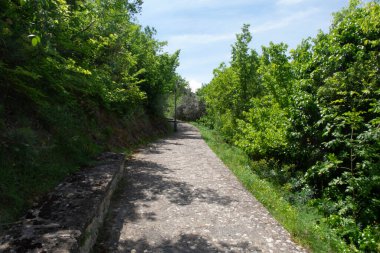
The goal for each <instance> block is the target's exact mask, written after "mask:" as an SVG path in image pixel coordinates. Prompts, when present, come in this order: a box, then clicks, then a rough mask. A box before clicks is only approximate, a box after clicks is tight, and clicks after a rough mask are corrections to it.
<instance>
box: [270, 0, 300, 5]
mask: <svg viewBox="0 0 380 253" xmlns="http://www.w3.org/2000/svg"><path fill="white" fill-rule="evenodd" d="M302 2H305V0H279V1H277V4H278V5H295V4H299V3H302Z"/></svg>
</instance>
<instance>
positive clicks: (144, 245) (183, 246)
mask: <svg viewBox="0 0 380 253" xmlns="http://www.w3.org/2000/svg"><path fill="white" fill-rule="evenodd" d="M133 249H135V250H136V252H170V253H189V252H194V253H195V252H197V253H209V252H261V250H260V249H258V248H256V247H252V246H250V244H249V243H248V242H243V243H237V244H233V243H231V244H227V243H215V242H211V241H209V240H208V239H207V238H204V237H202V236H199V235H196V234H182V235H181V236H180V237H179V238H178V240H164V241H162V242H160V243H159V244H155V245H152V244H149V242H148V240H146V239H140V240H138V241H131V240H126V241H123V242H121V243H120V244H119V248H118V250H119V251H122V252H131V250H133Z"/></svg>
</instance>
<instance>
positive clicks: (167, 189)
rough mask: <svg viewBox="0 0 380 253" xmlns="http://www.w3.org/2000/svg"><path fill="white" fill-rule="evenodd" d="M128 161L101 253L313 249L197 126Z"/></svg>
mask: <svg viewBox="0 0 380 253" xmlns="http://www.w3.org/2000/svg"><path fill="white" fill-rule="evenodd" d="M126 166H127V167H126V177H125V180H124V182H123V184H122V186H121V187H120V189H119V191H118V193H117V196H116V197H115V198H114V199H113V202H112V203H111V207H110V213H109V217H108V218H107V220H106V222H105V225H104V228H103V230H102V232H101V234H100V236H99V240H98V242H97V244H96V245H95V252H137V253H139V252H178V253H180V252H181V253H182V252H305V250H304V249H303V248H301V247H300V246H298V245H296V244H295V243H293V242H292V241H291V239H290V236H289V233H288V232H287V231H285V230H284V228H282V227H281V226H280V225H279V224H278V223H277V222H276V221H275V220H274V219H273V218H272V216H271V215H270V214H269V213H268V211H267V210H266V209H265V208H264V207H263V206H262V205H261V204H260V203H259V202H258V201H257V200H256V199H255V198H254V197H252V195H251V194H250V193H249V192H247V191H246V190H245V189H244V188H243V186H242V185H241V184H240V182H239V181H238V180H237V179H236V178H235V176H234V175H233V174H232V173H231V172H230V171H229V170H228V168H226V167H225V166H224V164H223V163H222V162H221V161H220V160H219V158H217V156H216V155H215V154H214V153H213V152H212V151H211V150H210V148H209V147H208V146H207V144H206V143H205V142H204V141H203V140H202V138H201V136H200V133H199V132H198V130H197V129H196V128H195V127H193V126H191V125H189V124H184V123H181V124H179V132H178V133H177V134H175V135H173V136H172V137H170V138H166V139H163V140H161V141H158V142H156V143H153V144H152V145H150V146H149V147H147V148H144V149H142V150H140V151H139V152H138V153H137V154H135V155H134V156H133V159H131V160H130V161H129V162H127V163H126Z"/></svg>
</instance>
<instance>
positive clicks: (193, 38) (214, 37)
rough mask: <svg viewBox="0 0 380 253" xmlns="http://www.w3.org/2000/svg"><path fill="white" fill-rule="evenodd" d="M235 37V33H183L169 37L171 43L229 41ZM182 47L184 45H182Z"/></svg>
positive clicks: (187, 43) (186, 43)
mask: <svg viewBox="0 0 380 253" xmlns="http://www.w3.org/2000/svg"><path fill="white" fill-rule="evenodd" d="M234 38H235V35H234V34H183V35H175V36H171V37H169V39H168V41H169V43H170V44H176V45H189V44H197V45H199V44H210V43H215V42H222V41H229V40H233V39H234ZM181 47H182V46H181Z"/></svg>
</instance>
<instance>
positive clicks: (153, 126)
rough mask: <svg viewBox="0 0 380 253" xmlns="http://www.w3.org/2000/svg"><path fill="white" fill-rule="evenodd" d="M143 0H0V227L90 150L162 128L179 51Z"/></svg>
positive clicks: (84, 161) (121, 143)
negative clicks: (168, 45)
mask: <svg viewBox="0 0 380 253" xmlns="http://www.w3.org/2000/svg"><path fill="white" fill-rule="evenodd" d="M141 4H142V1H140V0H137V1H122V0H110V1H69V0H67V1H64V0H41V1H25V0H20V1H11V0H5V1H0V10H1V12H0V230H1V228H4V225H6V224H7V223H9V222H12V221H14V220H15V219H16V218H17V217H18V216H19V215H20V214H21V213H22V211H23V210H25V208H27V207H28V206H30V205H31V204H32V203H33V202H35V201H37V200H38V199H39V198H41V197H42V196H43V195H44V194H45V193H46V192H47V191H49V190H50V189H52V187H54V186H55V185H56V184H57V183H58V182H59V181H60V180H62V178H63V177H65V176H66V175H67V174H69V173H72V172H74V171H76V170H78V169H79V168H81V167H82V166H84V165H85V164H87V163H88V162H89V161H91V159H93V158H94V157H95V156H96V155H97V154H99V152H102V151H105V150H115V149H120V148H124V147H129V146H131V145H133V144H135V143H139V142H141V141H142V140H143V139H147V138H151V136H154V135H158V134H162V133H164V132H166V131H167V130H168V125H167V122H166V120H165V119H164V106H165V100H166V98H167V96H168V94H169V93H170V92H171V91H173V89H174V88H173V87H174V83H175V80H177V79H179V76H178V75H177V74H176V72H175V70H176V68H177V66H178V54H179V52H176V53H174V54H168V53H166V52H164V51H163V47H164V45H165V43H164V42H160V41H157V40H156V39H155V38H154V37H155V30H154V29H153V28H150V27H145V28H144V27H141V26H140V25H139V24H138V22H137V19H136V16H137V15H136V14H137V13H139V12H140V9H141Z"/></svg>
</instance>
